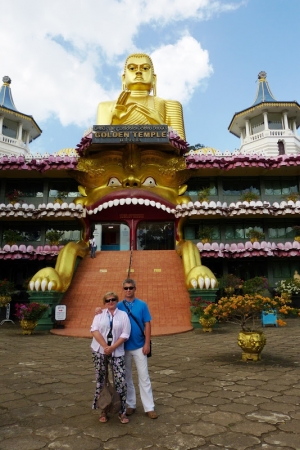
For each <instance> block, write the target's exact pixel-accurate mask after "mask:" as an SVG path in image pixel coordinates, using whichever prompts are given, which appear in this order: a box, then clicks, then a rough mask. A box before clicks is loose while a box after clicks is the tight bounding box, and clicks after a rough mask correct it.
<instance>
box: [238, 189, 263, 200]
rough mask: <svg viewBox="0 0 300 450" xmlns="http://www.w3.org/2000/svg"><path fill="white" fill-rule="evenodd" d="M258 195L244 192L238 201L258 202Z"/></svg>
mask: <svg viewBox="0 0 300 450" xmlns="http://www.w3.org/2000/svg"><path fill="white" fill-rule="evenodd" d="M259 198H260V197H259V195H258V194H256V193H255V192H253V191H250V190H249V191H245V192H243V193H242V195H241V198H240V201H241V202H251V201H253V200H259Z"/></svg>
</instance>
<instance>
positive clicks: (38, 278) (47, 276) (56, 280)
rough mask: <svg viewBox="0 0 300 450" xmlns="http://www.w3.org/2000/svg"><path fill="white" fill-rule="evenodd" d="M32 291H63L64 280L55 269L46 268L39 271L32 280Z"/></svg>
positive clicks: (30, 285)
mask: <svg viewBox="0 0 300 450" xmlns="http://www.w3.org/2000/svg"><path fill="white" fill-rule="evenodd" d="M29 289H30V290H31V291H44V292H45V291H61V290H62V280H61V277H60V275H59V274H58V273H57V271H56V270H55V269H53V267H45V268H44V269H41V270H39V271H38V272H37V273H36V274H35V275H34V276H33V277H32V278H31V280H30V282H29Z"/></svg>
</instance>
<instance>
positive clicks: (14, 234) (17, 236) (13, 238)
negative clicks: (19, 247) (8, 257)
mask: <svg viewBox="0 0 300 450" xmlns="http://www.w3.org/2000/svg"><path fill="white" fill-rule="evenodd" d="M22 240H23V236H22V234H21V233H20V231H17V230H11V229H8V230H5V231H3V241H4V242H5V243H6V244H9V245H13V244H16V243H17V242H20V241H22Z"/></svg>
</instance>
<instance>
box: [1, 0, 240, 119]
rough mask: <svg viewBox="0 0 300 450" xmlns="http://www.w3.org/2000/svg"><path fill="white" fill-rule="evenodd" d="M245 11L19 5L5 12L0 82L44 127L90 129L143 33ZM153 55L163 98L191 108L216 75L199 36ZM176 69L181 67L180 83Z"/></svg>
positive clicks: (45, 2)
mask: <svg viewBox="0 0 300 450" xmlns="http://www.w3.org/2000/svg"><path fill="white" fill-rule="evenodd" d="M239 3H240V2H238V0H236V1H235V2H232V1H231V2H227V3H224V2H223V1H222V2H221V1H213V0H189V1H186V0H141V1H137V0H119V1H117V0H109V1H107V0H76V2H74V1H73V0H63V1H61V0H42V1H40V2H37V1H36V0H27V1H26V2H24V0H14V1H12V2H10V4H9V7H5V8H2V9H3V14H2V20H1V27H0V53H1V55H2V60H1V63H0V67H1V73H0V76H1V77H2V76H4V75H9V76H10V77H11V78H12V80H13V84H12V92H13V97H14V100H15V104H16V106H17V108H18V109H19V110H20V111H21V112H24V113H25V114H32V115H33V116H34V118H35V120H36V121H37V122H38V123H39V122H41V121H43V120H46V119H47V118H49V117H51V116H55V117H58V118H59V120H60V121H61V123H62V124H63V125H68V124H71V123H74V124H77V125H79V126H82V127H86V126H88V125H90V124H92V123H93V122H94V118H95V114H96V108H97V104H98V102H99V101H105V100H107V99H111V98H115V97H116V95H117V92H118V91H119V89H120V84H121V83H118V85H115V84H114V83H111V84H110V85H109V87H107V79H109V77H110V76H111V74H113V73H115V72H116V71H118V70H119V64H120V61H121V60H122V61H124V59H125V56H127V54H128V53H131V52H133V51H135V50H136V48H138V47H141V43H140V42H139V40H138V39H137V37H138V33H139V31H140V30H141V27H142V26H143V25H145V24H148V25H149V27H150V29H151V27H155V25H158V24H164V25H166V24H168V25H170V29H172V31H173V32H174V33H175V32H176V29H173V28H172V24H173V23H174V21H183V20H185V19H188V18H195V19H198V20H201V19H206V18H208V17H210V16H211V15H212V14H217V13H220V12H223V11H226V10H228V9H232V8H236V7H238V5H239ZM154 32H155V31H154ZM178 33H179V31H178ZM177 36H178V35H177ZM178 38H179V37H177V39H178ZM135 41H136V42H137V44H136V43H135ZM149 42H151V35H150V34H149ZM142 45H143V43H142ZM147 45H149V43H147ZM152 54H153V58H154V60H155V63H156V64H155V68H156V71H157V73H158V76H159V81H158V92H159V94H160V95H161V96H164V97H169V96H170V98H174V97H175V98H178V99H179V100H181V101H183V102H187V101H188V99H189V98H190V97H191V96H192V95H193V91H194V89H195V87H196V86H197V85H199V83H201V80H202V79H203V78H205V77H208V76H209V75H210V74H211V72H212V69H211V66H210V65H209V57H208V53H207V51H205V50H203V49H202V48H201V45H200V44H199V43H198V42H197V41H196V40H195V39H193V38H192V37H191V36H185V37H181V38H179V40H178V41H177V42H176V43H175V44H172V45H164V43H161V45H160V47H159V48H158V49H157V50H156V51H154V52H153V53H152ZM166 56H168V58H166ZM188 64H189V68H188V67H187V65H188ZM191 64H192V68H190V65H191ZM110 65H111V67H110ZM173 65H176V66H177V67H178V69H176V78H174V79H173V77H171V75H172V72H173V73H174V70H173V69H172V66H173ZM112 67H113V71H112V72H111V69H112ZM170 78H172V79H170ZM113 79H115V78H114V77H113ZM104 86H106V87H104Z"/></svg>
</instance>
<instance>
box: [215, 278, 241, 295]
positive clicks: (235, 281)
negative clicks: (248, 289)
mask: <svg viewBox="0 0 300 450" xmlns="http://www.w3.org/2000/svg"><path fill="white" fill-rule="evenodd" d="M243 283H244V282H243V280H241V279H240V278H239V277H237V276H236V275H233V273H229V274H226V275H223V276H222V278H220V280H219V288H220V289H223V290H224V291H225V292H226V293H227V294H233V293H234V291H235V290H236V289H241V288H242V287H243Z"/></svg>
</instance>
